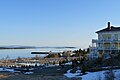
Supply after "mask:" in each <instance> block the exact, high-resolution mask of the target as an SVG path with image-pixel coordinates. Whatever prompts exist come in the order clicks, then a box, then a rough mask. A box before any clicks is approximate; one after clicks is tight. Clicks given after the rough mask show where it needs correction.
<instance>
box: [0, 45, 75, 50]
mask: <svg viewBox="0 0 120 80" xmlns="http://www.w3.org/2000/svg"><path fill="white" fill-rule="evenodd" d="M35 48H58V49H61V48H76V47H49V46H45V47H36V46H20V45H10V46H0V49H35Z"/></svg>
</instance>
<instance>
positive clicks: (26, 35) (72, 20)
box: [0, 0, 120, 48]
mask: <svg viewBox="0 0 120 80" xmlns="http://www.w3.org/2000/svg"><path fill="white" fill-rule="evenodd" d="M119 3H120V0H0V46H1V45H2V46H3V45H30V46H75V47H81V48H87V47H89V45H90V44H91V40H92V39H97V34H96V33H95V32H96V31H97V30H100V29H102V28H105V27H106V25H107V22H108V21H110V22H111V24H112V25H114V26H119V25H120V18H119V17H120V5H119Z"/></svg>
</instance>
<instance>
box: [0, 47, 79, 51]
mask: <svg viewBox="0 0 120 80" xmlns="http://www.w3.org/2000/svg"><path fill="white" fill-rule="evenodd" d="M38 48H56V49H62V48H77V47H13V48H12V47H0V50H6V49H38Z"/></svg>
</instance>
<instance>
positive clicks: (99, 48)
mask: <svg viewBox="0 0 120 80" xmlns="http://www.w3.org/2000/svg"><path fill="white" fill-rule="evenodd" d="M118 49H119V50H120V48H118V47H98V50H118Z"/></svg>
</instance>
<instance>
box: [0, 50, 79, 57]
mask: <svg viewBox="0 0 120 80" xmlns="http://www.w3.org/2000/svg"><path fill="white" fill-rule="evenodd" d="M65 50H77V48H60V49H57V48H39V49H11V50H9V49H6V50H0V59H3V58H6V57H7V56H9V58H10V59H15V58H17V57H18V56H19V57H24V58H28V57H34V56H35V54H31V52H32V51H53V52H62V51H65ZM40 56H45V55H40Z"/></svg>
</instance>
